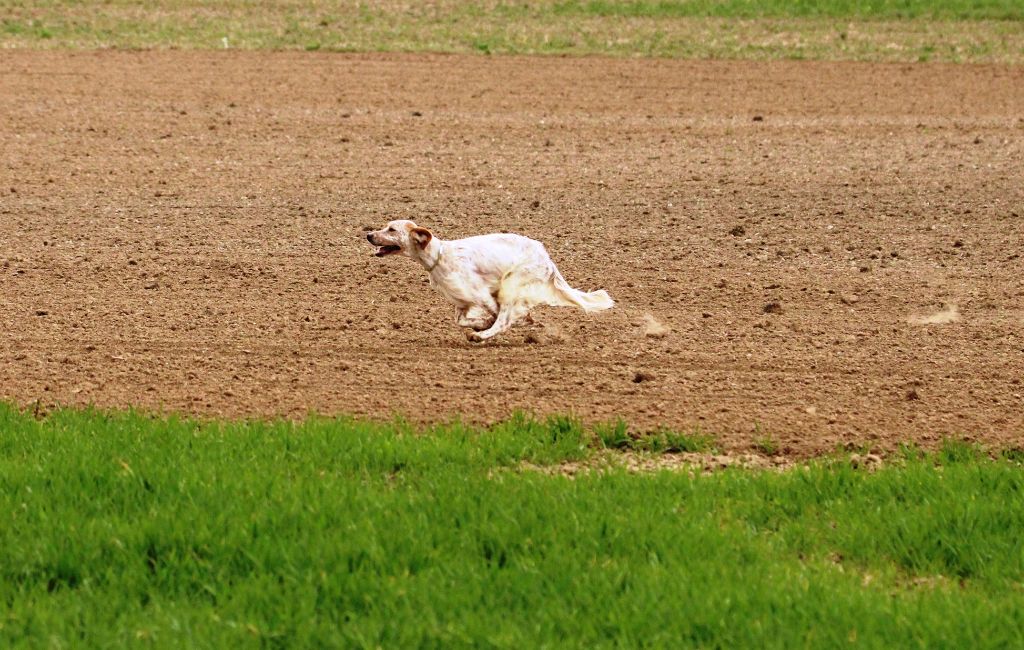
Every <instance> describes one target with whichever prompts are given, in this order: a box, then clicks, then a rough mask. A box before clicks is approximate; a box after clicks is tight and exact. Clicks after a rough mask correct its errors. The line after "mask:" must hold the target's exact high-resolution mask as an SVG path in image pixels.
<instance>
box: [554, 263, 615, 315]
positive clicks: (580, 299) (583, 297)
mask: <svg viewBox="0 0 1024 650" xmlns="http://www.w3.org/2000/svg"><path fill="white" fill-rule="evenodd" d="M551 284H552V289H554V293H555V295H556V296H558V298H561V300H560V301H559V302H558V303H556V304H562V305H565V306H566V307H579V308H580V309H582V310H583V311H601V310H602V309H611V308H612V307H614V306H615V301H614V300H612V297H611V296H609V295H608V292H607V291H605V290H604V289H598V290H597V291H580V290H579V289H574V288H572V286H570V285H569V283H568V282H566V281H565V278H563V277H562V274H561V273H559V272H558V270H557V269H556V270H555V273H554V275H553V276H552V278H551Z"/></svg>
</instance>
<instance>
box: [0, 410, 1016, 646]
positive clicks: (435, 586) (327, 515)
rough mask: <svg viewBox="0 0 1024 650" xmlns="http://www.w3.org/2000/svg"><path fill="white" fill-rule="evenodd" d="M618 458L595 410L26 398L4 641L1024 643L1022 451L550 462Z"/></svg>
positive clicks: (6, 576) (7, 533) (1, 450)
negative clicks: (291, 413)
mask: <svg viewBox="0 0 1024 650" xmlns="http://www.w3.org/2000/svg"><path fill="white" fill-rule="evenodd" d="M616 431H621V426H619V425H613V426H610V427H609V428H608V429H606V430H605V432H604V436H605V437H604V438H601V436H600V435H599V436H598V438H599V439H601V440H607V441H608V442H610V443H613V444H614V440H615V439H616V437H615V432H616ZM687 440H689V438H687ZM702 444H707V443H702ZM603 446H605V445H604V444H603V443H595V440H594V435H593V432H592V431H590V432H588V430H587V429H585V428H583V427H581V426H579V425H578V424H576V423H575V421H574V420H572V419H571V418H551V419H548V420H543V421H538V420H535V419H531V418H527V417H517V418H513V419H512V420H509V421H507V422H503V423H498V424H496V425H494V426H492V427H487V428H474V427H467V426H464V425H461V424H458V423H453V424H449V425H444V426H438V427H433V428H429V429H419V428H417V427H412V426H410V425H408V424H406V423H403V422H395V423H390V424H384V423H372V422H365V421H360V420H354V419H350V418H330V419H329V418H320V417H310V418H308V419H306V420H303V421H301V422H290V421H285V420H279V421H261V420H250V421H233V422H232V421H216V420H208V421H202V422H201V421H195V420H189V419H183V418H179V417H175V416H167V417H154V416H151V415H146V414H140V413H136V412H130V411H128V412H101V411H95V410H81V409H63V410H58V411H54V412H53V413H51V414H49V415H46V416H45V417H35V416H34V415H33V413H32V412H31V411H22V410H18V409H16V408H13V407H11V406H9V405H8V406H3V407H0V517H3V518H4V520H5V525H4V526H0V602H3V603H4V605H3V608H2V609H0V644H2V645H4V646H5V647H17V646H19V645H26V644H27V645H39V644H44V645H53V644H55V643H56V644H58V645H61V644H64V645H71V644H73V645H76V646H78V647H99V646H102V647H122V646H129V645H132V646H134V645H138V644H143V643H144V644H146V645H152V646H155V647H180V646H181V645H182V644H188V645H192V646H199V647H211V646H222V645H225V644H226V645H232V646H234V645H239V644H241V645H271V646H288V647H307V646H316V647H323V646H330V647H337V646H346V647H377V646H388V647H394V646H401V647H407V646H410V645H412V646H445V647H450V646H468V645H474V646H475V645H490V646H497V647H510V646H515V647H522V646H524V645H526V646H530V647H536V646H541V645H560V646H574V647H581V646H586V647H593V646H594V645H613V644H618V645H630V646H636V645H651V646H672V647H680V646H708V645H712V646H729V647H736V646H741V647H749V646H758V647H794V646H820V645H822V644H824V645H837V644H846V643H850V642H853V641H856V642H860V643H863V644H866V645H897V646H906V645H923V646H930V645H947V646H958V647H964V646H970V647H1007V646H1015V645H1020V644H1021V643H1024V632H1021V630H1024V590H1022V579H1024V534H1022V533H1024V499H1021V498H1020V495H1021V493H1022V492H1024V473H1022V471H1021V466H1020V458H1019V457H1018V455H1016V454H1002V455H992V454H990V453H985V452H983V451H982V450H980V449H979V448H978V447H976V446H973V445H970V444H968V443H962V442H958V443H954V442H950V443H948V444H946V445H945V446H944V447H943V448H942V449H941V450H939V451H937V452H933V453H926V452H921V451H918V450H905V452H904V453H903V454H901V455H900V456H899V457H893V458H891V459H889V460H888V461H887V462H886V463H884V464H880V465H869V464H865V463H861V464H858V463H853V462H850V457H848V456H847V457H835V458H829V459H821V460H817V461H812V462H809V463H806V464H803V465H800V466H798V467H796V468H793V469H791V470H789V471H747V470H742V469H726V470H724V471H718V472H710V473H704V472H700V471H654V472H631V471H629V469H628V468H627V467H626V466H622V465H605V466H602V468H601V471H585V472H579V473H576V474H575V475H574V476H573V477H569V476H566V475H564V474H563V473H561V472H544V471H537V470H536V469H533V467H534V466H542V467H543V466H547V467H550V466H557V465H558V464H561V463H567V462H580V461H585V460H587V459H588V458H591V457H593V456H595V455H600V454H602V453H607V452H602V451H600V450H599V448H600V447H603ZM610 446H611V445H610Z"/></svg>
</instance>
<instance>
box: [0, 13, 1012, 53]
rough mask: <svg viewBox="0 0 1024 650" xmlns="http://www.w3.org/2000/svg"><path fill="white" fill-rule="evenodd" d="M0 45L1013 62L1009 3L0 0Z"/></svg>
mask: <svg viewBox="0 0 1024 650" xmlns="http://www.w3.org/2000/svg"><path fill="white" fill-rule="evenodd" d="M0 47H36V48H67V47H71V48H96V47H120V48H199V49H223V48H231V49H235V48H241V49H291V50H310V51H312V50H320V51H400V52H461V53H476V54H480V53H483V54H574V55H589V54H601V55H612V56H659V57H686V58H693V57H711V58H747V59H775V58H803V59H855V60H867V61H917V60H936V61H971V62H983V61H999V62H1010V63H1021V62H1024V2H1020V0H975V1H970V0H867V1H863V2H862V1H859V0H858V1H855V0H821V1H811V0H798V1H796V2H788V1H784V0H524V1H521V2H511V1H509V2H505V1H496V0H490V1H487V2H468V1H466V0H439V1H437V2H430V3H415V2H413V3H409V2H397V1H396V0H382V1H379V2H372V3H366V2H340V1H337V0H333V1H329V0H307V1H304V2H300V1H299V0H280V1H277V2H273V3H258V2H254V1H253V0H227V1H225V2H212V1H211V0H155V1H154V2H147V3H138V2H129V1H127V0H105V1H104V2H76V1H72V0H0Z"/></svg>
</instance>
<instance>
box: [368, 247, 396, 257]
mask: <svg viewBox="0 0 1024 650" xmlns="http://www.w3.org/2000/svg"><path fill="white" fill-rule="evenodd" d="M400 250H402V247H401V246H391V245H388V246H379V247H378V248H377V252H376V253H374V256H376V257H384V256H385V255H393V254H395V253H397V252H399V251H400Z"/></svg>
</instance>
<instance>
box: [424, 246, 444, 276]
mask: <svg viewBox="0 0 1024 650" xmlns="http://www.w3.org/2000/svg"><path fill="white" fill-rule="evenodd" d="M440 263H441V248H440V247H438V249H437V257H435V258H434V263H433V264H431V265H430V266H428V267H427V273H431V272H433V270H434V269H436V268H437V265H438V264H440Z"/></svg>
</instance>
